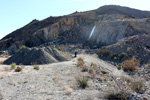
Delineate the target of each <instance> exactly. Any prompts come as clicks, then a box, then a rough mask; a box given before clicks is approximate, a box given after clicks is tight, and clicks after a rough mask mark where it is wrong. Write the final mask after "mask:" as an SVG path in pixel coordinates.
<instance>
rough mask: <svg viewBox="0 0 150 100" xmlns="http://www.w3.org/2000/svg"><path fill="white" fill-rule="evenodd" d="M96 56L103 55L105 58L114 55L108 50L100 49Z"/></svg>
mask: <svg viewBox="0 0 150 100" xmlns="http://www.w3.org/2000/svg"><path fill="white" fill-rule="evenodd" d="M98 54H99V55H103V56H105V57H108V56H113V55H114V53H113V52H111V51H109V50H108V49H100V50H98Z"/></svg>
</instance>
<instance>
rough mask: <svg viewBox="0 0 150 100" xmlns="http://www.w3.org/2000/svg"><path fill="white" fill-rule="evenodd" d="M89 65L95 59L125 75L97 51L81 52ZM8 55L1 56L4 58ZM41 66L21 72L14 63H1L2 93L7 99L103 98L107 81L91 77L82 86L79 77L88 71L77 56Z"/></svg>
mask: <svg viewBox="0 0 150 100" xmlns="http://www.w3.org/2000/svg"><path fill="white" fill-rule="evenodd" d="M78 57H82V58H83V59H84V62H85V63H86V64H87V65H90V64H91V62H93V63H94V64H96V65H97V66H98V67H99V68H100V69H102V70H105V71H107V72H109V73H110V74H113V75H115V76H121V75H124V73H123V72H122V71H120V70H118V69H117V68H116V67H115V66H113V65H111V64H109V63H107V62H104V61H102V60H100V59H98V58H97V57H96V55H79V56H78ZM2 60H5V58H0V61H2ZM39 66H40V70H35V69H33V66H25V67H24V69H23V70H22V71H21V72H14V70H12V69H10V65H0V94H1V98H3V100H100V98H101V99H102V97H103V90H106V89H107V87H106V86H105V85H101V84H100V82H99V81H93V80H89V82H88V87H87V88H86V89H81V88H79V87H78V84H77V82H76V80H75V78H76V77H80V76H83V75H87V73H86V72H81V69H80V68H79V67H77V58H74V59H72V60H71V61H66V62H60V63H53V64H48V65H39Z"/></svg>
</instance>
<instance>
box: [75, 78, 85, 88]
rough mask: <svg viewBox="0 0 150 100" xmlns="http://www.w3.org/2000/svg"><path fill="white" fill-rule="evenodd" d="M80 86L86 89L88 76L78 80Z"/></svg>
mask: <svg viewBox="0 0 150 100" xmlns="http://www.w3.org/2000/svg"><path fill="white" fill-rule="evenodd" d="M76 81H77V83H78V85H79V86H80V87H81V88H83V89H85V88H86V87H87V86H88V78H87V77H86V76H80V77H77V78H76Z"/></svg>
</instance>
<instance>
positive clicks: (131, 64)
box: [121, 57, 140, 71]
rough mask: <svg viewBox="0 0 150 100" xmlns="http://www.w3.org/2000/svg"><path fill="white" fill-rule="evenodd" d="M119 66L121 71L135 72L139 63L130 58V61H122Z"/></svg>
mask: <svg viewBox="0 0 150 100" xmlns="http://www.w3.org/2000/svg"><path fill="white" fill-rule="evenodd" d="M121 66H122V69H123V70H126V71H135V70H138V69H139V66H140V63H139V61H138V60H137V59H136V58H135V57H132V59H129V60H125V61H123V62H122V63H121Z"/></svg>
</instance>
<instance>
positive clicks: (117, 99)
mask: <svg viewBox="0 0 150 100" xmlns="http://www.w3.org/2000/svg"><path fill="white" fill-rule="evenodd" d="M106 98H107V99H108V100H127V96H126V95H124V93H122V91H112V92H109V94H108V95H107V97H106Z"/></svg>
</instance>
